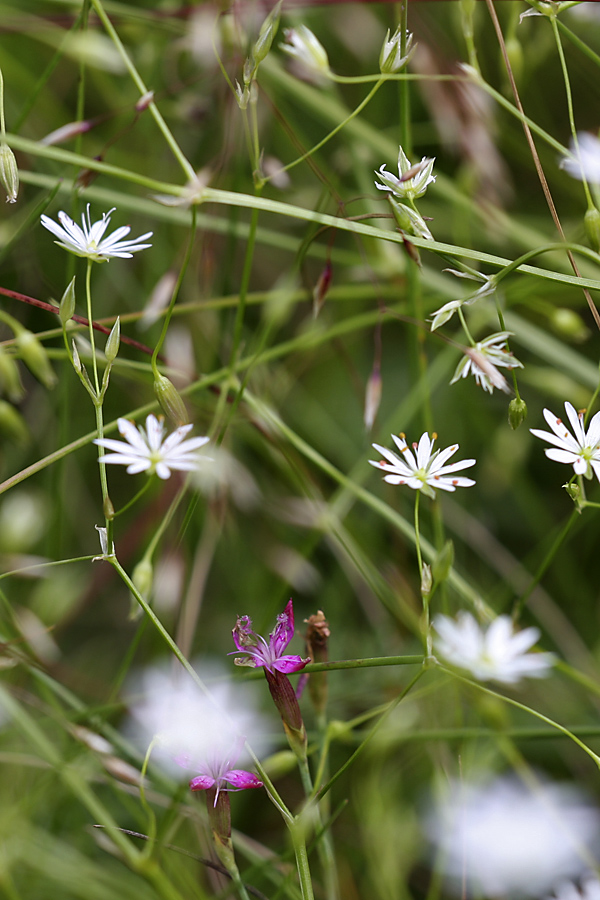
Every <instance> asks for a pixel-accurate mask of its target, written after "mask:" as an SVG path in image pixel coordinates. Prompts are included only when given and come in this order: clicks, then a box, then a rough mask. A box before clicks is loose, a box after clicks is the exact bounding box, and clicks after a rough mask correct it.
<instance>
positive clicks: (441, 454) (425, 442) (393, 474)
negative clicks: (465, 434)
mask: <svg viewBox="0 0 600 900" xmlns="http://www.w3.org/2000/svg"><path fill="white" fill-rule="evenodd" d="M436 438H437V435H436V434H435V433H434V434H433V435H432V437H429V434H428V432H424V433H423V434H422V435H421V438H420V440H419V443H418V444H413V450H414V451H415V452H414V453H413V450H411V449H410V448H409V446H408V444H407V443H406V440H405V436H404V435H403V434H401V435H400V436H399V437H396V435H395V434H393V435H392V440H393V441H394V443H395V444H396V446H397V448H398V449H399V450H400V453H401V454H402V458H400V457H399V456H397V455H396V454H395V453H393V452H392V451H391V450H387V449H386V448H385V447H382V446H380V444H373V447H375V449H376V450H379V452H380V453H381V454H382V456H385V458H386V460H387V462H385V461H384V460H379V461H376V460H373V459H370V460H369V462H370V463H371V465H372V466H376V467H377V468H378V469H383V470H384V471H385V472H387V474H386V475H385V476H384V481H387V482H388V483H389V484H406V485H408V487H410V488H412V489H413V490H415V491H423V493H424V494H427V496H428V497H435V490H434V488H440V490H442V491H455V490H456V488H457V487H471V485H473V484H475V482H474V481H473V479H472V478H465V477H463V476H458V477H456V476H455V475H454V474H453V473H454V472H458V471H459V470H460V469H468V468H469V467H470V466H474V465H475V462H476V460H474V459H462V460H460V462H455V463H451V464H450V465H449V466H447V465H445V463H446V461H447V460H449V459H450V457H451V456H453V455H454V454H455V453H456V451H457V450H458V444H452V446H451V447H446V449H445V450H436V451H435V453H434V452H433V445H434V442H435V439H436Z"/></svg>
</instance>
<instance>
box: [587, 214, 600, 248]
mask: <svg viewBox="0 0 600 900" xmlns="http://www.w3.org/2000/svg"><path fill="white" fill-rule="evenodd" d="M583 226H584V228H585V233H586V235H587V239H588V241H589V242H590V244H591V247H592V250H595V251H596V253H598V252H599V251H600V212H599V211H598V210H597V209H596V207H595V206H590V208H589V209H588V210H587V211H586V214H585V216H584V217H583Z"/></svg>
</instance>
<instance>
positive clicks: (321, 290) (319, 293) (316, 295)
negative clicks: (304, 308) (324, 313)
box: [313, 260, 332, 319]
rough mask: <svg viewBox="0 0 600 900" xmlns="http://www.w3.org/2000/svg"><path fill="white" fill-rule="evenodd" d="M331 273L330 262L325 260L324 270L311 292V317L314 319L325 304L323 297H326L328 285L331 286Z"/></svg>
mask: <svg viewBox="0 0 600 900" xmlns="http://www.w3.org/2000/svg"><path fill="white" fill-rule="evenodd" d="M331 272H332V270H331V262H330V260H327V262H326V263H325V268H324V269H323V271H322V272H321V274H320V275H319V278H318V280H317V283H316V285H315V289H314V291H313V316H314V317H315V319H316V318H317V316H318V315H319V313H320V312H321V310H322V308H323V304H324V303H325V297H326V296H327V292H328V290H329V285H330V284H331Z"/></svg>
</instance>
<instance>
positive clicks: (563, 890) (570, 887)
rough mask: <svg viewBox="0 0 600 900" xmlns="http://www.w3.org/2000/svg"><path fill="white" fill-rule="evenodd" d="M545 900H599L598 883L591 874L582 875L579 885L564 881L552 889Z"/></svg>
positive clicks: (596, 877) (599, 882) (599, 886)
mask: <svg viewBox="0 0 600 900" xmlns="http://www.w3.org/2000/svg"><path fill="white" fill-rule="evenodd" d="M547 900H600V881H598V876H597V875H595V874H594V873H593V872H590V873H588V874H587V875H584V876H583V878H581V879H580V882H579V885H578V886H577V885H575V884H573V882H572V881H565V882H563V884H559V886H558V887H557V888H555V889H554V891H553V894H552V897H548V898H547Z"/></svg>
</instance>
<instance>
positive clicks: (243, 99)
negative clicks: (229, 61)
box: [235, 81, 250, 109]
mask: <svg viewBox="0 0 600 900" xmlns="http://www.w3.org/2000/svg"><path fill="white" fill-rule="evenodd" d="M235 97H236V100H237V102H238V106H239V108H240V109H246V108H247V106H248V101H249V100H250V91H249V89H248V85H244V87H243V88H242V86H241V85H240V83H239V81H236V83H235Z"/></svg>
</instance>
